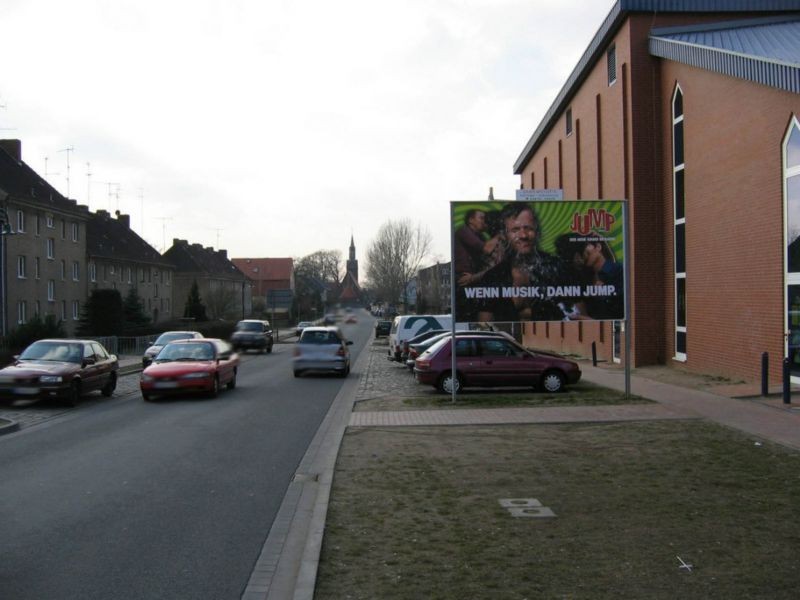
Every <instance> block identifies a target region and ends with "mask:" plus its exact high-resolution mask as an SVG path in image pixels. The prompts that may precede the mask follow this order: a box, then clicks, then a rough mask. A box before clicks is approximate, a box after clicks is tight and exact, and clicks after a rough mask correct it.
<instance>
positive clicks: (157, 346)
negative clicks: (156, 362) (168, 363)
mask: <svg viewBox="0 0 800 600" xmlns="http://www.w3.org/2000/svg"><path fill="white" fill-rule="evenodd" d="M201 337H203V334H202V333H200V332H199V331H165V332H164V333H162V334H161V335H160V336H158V338H157V339H156V340H155V341H154V342H152V345H151V346H150V347H149V348H148V349H147V350H145V351H144V356H142V367H147V366H148V365H149V364H150V363H151V362H153V358H154V357H155V355H156V354H158V353H159V352H161V349H162V348H163V347H164V346H166V345H167V344H168V343H169V342H174V341H175V340H191V339H195V338H201Z"/></svg>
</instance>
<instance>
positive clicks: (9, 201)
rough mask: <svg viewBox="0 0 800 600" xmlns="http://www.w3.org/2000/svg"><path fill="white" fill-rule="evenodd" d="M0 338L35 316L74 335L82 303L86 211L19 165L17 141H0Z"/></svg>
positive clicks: (20, 146) (20, 159) (83, 207)
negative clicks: (0, 221)
mask: <svg viewBox="0 0 800 600" xmlns="http://www.w3.org/2000/svg"><path fill="white" fill-rule="evenodd" d="M0 204H2V206H3V208H4V209H5V212H6V214H7V217H8V225H9V228H8V230H7V232H6V234H5V235H3V236H2V239H1V240H0V242H2V250H3V252H2V260H0V263H2V264H0V268H2V282H1V283H2V286H1V288H2V289H1V290H0V291H2V294H0V304H2V319H0V321H2V323H0V324H1V325H2V328H1V330H2V335H5V334H6V333H7V332H8V331H10V330H12V329H14V328H15V327H17V326H19V325H23V324H25V323H27V322H28V321H29V320H30V319H31V318H32V317H33V316H34V315H38V316H40V317H42V318H44V317H45V316H46V315H54V316H55V317H56V318H57V319H61V320H62V321H63V323H64V327H65V330H66V331H67V333H69V334H72V333H74V331H75V328H76V325H77V322H78V320H79V318H80V313H81V308H82V305H83V302H84V301H85V298H86V288H85V274H84V271H85V269H84V265H85V261H86V224H87V221H88V219H89V216H90V215H89V210H88V208H87V207H85V206H80V205H78V204H77V203H76V202H75V201H74V200H69V199H67V198H65V197H64V196H62V195H61V194H60V193H59V192H58V191H56V190H55V189H54V188H53V187H52V186H50V185H49V184H48V183H47V182H46V181H45V180H44V179H43V178H41V177H40V176H39V175H37V174H36V173H35V172H34V171H33V169H31V168H30V167H29V166H28V165H27V164H26V163H25V162H24V161H23V160H22V144H21V142H20V141H19V140H0Z"/></svg>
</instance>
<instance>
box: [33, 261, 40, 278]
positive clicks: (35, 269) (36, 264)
mask: <svg viewBox="0 0 800 600" xmlns="http://www.w3.org/2000/svg"><path fill="white" fill-rule="evenodd" d="M33 276H34V278H35V279H41V278H42V265H41V262H40V261H39V257H38V256H34V257H33Z"/></svg>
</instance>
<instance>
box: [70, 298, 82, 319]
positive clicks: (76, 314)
mask: <svg viewBox="0 0 800 600" xmlns="http://www.w3.org/2000/svg"><path fill="white" fill-rule="evenodd" d="M80 308H81V307H80V302H78V301H77V300H73V301H72V320H73V321H77V320H78V319H80V318H81V310H80Z"/></svg>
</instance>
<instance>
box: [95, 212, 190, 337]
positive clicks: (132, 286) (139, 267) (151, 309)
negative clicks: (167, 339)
mask: <svg viewBox="0 0 800 600" xmlns="http://www.w3.org/2000/svg"><path fill="white" fill-rule="evenodd" d="M86 257H87V261H88V262H87V273H86V277H85V280H86V284H87V285H86V294H87V297H88V295H89V294H90V293H91V291H92V290H95V289H115V290H119V292H120V295H121V296H122V297H123V299H124V298H125V297H126V296H127V295H128V294H129V293H131V290H136V294H137V295H138V297H139V299H140V300H141V302H142V305H143V307H144V311H145V314H147V315H148V316H149V317H150V319H151V321H152V322H153V323H156V324H157V323H161V322H165V321H170V320H172V319H174V318H176V317H180V316H182V315H183V305H182V304H181V305H179V307H178V310H177V314H176V311H175V306H174V304H175V298H173V295H172V283H173V280H174V279H175V265H173V264H172V263H170V262H169V261H167V260H166V259H165V258H164V257H162V256H161V254H159V253H158V251H157V250H156V249H155V248H153V247H152V246H151V245H150V244H148V243H147V242H146V241H144V240H143V239H142V238H141V237H139V235H137V234H136V232H134V231H133V230H132V229H131V221H130V216H129V215H123V214H120V213H119V211H117V214H116V218H113V217H111V215H110V214H109V213H108V212H107V211H105V210H98V211H97V212H96V213H94V214H92V215H90V218H89V220H88V222H87V234H86ZM177 301H178V302H179V303H180V302H181V299H180V297H178V299H177Z"/></svg>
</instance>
